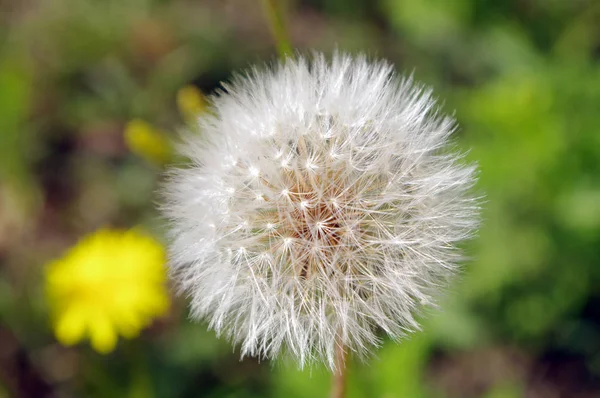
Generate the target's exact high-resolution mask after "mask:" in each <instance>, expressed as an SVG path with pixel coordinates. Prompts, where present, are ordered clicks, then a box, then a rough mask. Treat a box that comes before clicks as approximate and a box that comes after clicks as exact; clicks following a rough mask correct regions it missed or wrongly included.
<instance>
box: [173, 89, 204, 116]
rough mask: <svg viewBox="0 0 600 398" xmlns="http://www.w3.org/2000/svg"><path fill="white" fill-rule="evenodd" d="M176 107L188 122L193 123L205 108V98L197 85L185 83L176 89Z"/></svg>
mask: <svg viewBox="0 0 600 398" xmlns="http://www.w3.org/2000/svg"><path fill="white" fill-rule="evenodd" d="M177 107H178V108H179V112H180V113H181V115H182V116H183V118H184V119H185V120H186V121H187V122H188V123H194V122H195V121H196V119H197V118H198V116H200V114H202V113H203V112H204V111H205V110H206V98H205V97H204V94H202V91H200V89H199V88H198V87H196V86H193V85H187V86H184V87H182V88H180V89H179V91H177Z"/></svg>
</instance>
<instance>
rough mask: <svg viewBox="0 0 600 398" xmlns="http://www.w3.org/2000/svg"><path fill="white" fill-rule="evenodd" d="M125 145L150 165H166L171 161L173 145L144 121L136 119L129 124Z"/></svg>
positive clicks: (163, 134)
mask: <svg viewBox="0 0 600 398" xmlns="http://www.w3.org/2000/svg"><path fill="white" fill-rule="evenodd" d="M125 143H126V144H127V147H129V149H130V150H131V152H133V153H135V154H136V155H139V156H141V157H142V158H144V159H146V160H147V161H149V162H150V163H156V164H158V165H164V164H165V163H168V162H169V160H170V159H171V154H172V151H171V144H170V142H169V140H168V139H167V136H166V134H165V133H163V132H162V131H160V130H158V129H156V128H155V127H154V126H152V125H151V124H150V123H147V122H145V121H143V120H140V119H134V120H132V121H130V122H129V123H127V126H126V127H125Z"/></svg>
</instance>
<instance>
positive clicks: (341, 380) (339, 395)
mask: <svg viewBox="0 0 600 398" xmlns="http://www.w3.org/2000/svg"><path fill="white" fill-rule="evenodd" d="M346 373H347V368H346V346H345V345H344V344H343V343H341V342H340V343H339V344H337V347H336V353H335V370H334V372H333V380H332V389H331V398H344V396H345V395H346Z"/></svg>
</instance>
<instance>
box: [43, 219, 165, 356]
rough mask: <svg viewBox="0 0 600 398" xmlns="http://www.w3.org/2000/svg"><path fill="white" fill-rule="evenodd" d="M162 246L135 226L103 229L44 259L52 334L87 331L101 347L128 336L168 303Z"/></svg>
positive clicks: (64, 339)
mask: <svg viewBox="0 0 600 398" xmlns="http://www.w3.org/2000/svg"><path fill="white" fill-rule="evenodd" d="M165 261H166V258H165V251H164V248H163V246H162V245H161V244H160V243H158V242H157V241H156V240H155V239H154V238H152V237H150V236H148V235H145V234H144V233H142V232H141V231H139V230H136V229H133V230H130V231H120V230H109V229H103V230H99V231H97V232H95V233H94V234H92V235H89V236H87V237H85V238H83V239H82V240H81V241H80V242H79V243H78V244H77V245H76V246H75V247H73V248H71V249H70V250H69V251H68V252H67V253H66V255H65V256H64V257H63V258H61V259H59V260H56V261H54V262H52V263H51V264H49V266H48V268H47V273H46V291H47V294H48V300H49V304H50V308H51V312H52V315H53V327H54V332H55V334H56V337H57V339H58V340H59V341H60V342H61V343H62V344H64V345H72V344H75V343H77V342H79V341H81V340H82V339H84V338H86V337H89V339H90V342H91V345H92V347H93V348H94V349H95V350H96V351H98V352H100V353H107V352H110V351H112V350H113V349H114V347H115V345H116V342H117V336H118V335H121V336H123V337H125V338H132V337H135V336H137V335H138V334H139V332H140V330H141V329H143V328H144V327H145V326H147V325H148V324H149V323H150V322H151V321H152V319H153V318H155V317H157V316H159V315H162V314H163V313H164V312H165V311H166V310H167V308H168V306H169V296H168V294H167V288H166V286H165V281H166V267H165Z"/></svg>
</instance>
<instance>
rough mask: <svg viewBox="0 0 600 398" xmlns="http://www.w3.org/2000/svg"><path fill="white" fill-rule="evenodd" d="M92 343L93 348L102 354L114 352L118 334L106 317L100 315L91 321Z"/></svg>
mask: <svg viewBox="0 0 600 398" xmlns="http://www.w3.org/2000/svg"><path fill="white" fill-rule="evenodd" d="M90 341H91V343H92V347H93V348H94V349H95V350H96V351H98V352H99V353H101V354H107V353H109V352H111V351H112V350H114V348H115V345H116V344H117V333H116V331H115V328H114V327H113V325H112V324H111V322H110V319H109V318H108V317H107V316H106V315H104V314H98V315H97V316H94V317H93V318H91V319H90Z"/></svg>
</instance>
